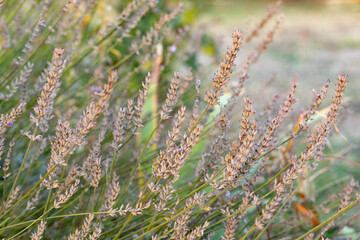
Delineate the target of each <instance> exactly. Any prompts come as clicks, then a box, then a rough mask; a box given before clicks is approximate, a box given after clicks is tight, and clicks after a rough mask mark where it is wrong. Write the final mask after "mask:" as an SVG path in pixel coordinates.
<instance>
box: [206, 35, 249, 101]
mask: <svg viewBox="0 0 360 240" xmlns="http://www.w3.org/2000/svg"><path fill="white" fill-rule="evenodd" d="M232 38H233V43H232V47H231V49H228V51H227V53H226V56H225V58H224V59H223V61H222V62H221V63H220V69H219V72H217V73H215V75H214V78H213V80H212V83H213V86H214V88H215V89H211V90H209V91H207V92H206V93H205V97H204V100H205V101H206V102H207V103H208V104H209V105H217V104H219V98H220V97H221V95H222V93H221V89H223V88H224V87H225V86H226V83H227V82H228V81H229V80H230V74H231V73H232V68H233V67H234V65H235V63H234V61H235V58H236V54H237V53H238V52H239V50H240V46H241V44H242V41H243V36H242V32H241V31H240V30H236V31H235V32H234V33H233V37H232Z"/></svg>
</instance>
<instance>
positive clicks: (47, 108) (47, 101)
mask: <svg viewBox="0 0 360 240" xmlns="http://www.w3.org/2000/svg"><path fill="white" fill-rule="evenodd" d="M63 54H64V49H60V48H55V50H54V54H53V58H52V64H51V66H50V67H49V68H48V69H47V77H46V80H47V82H46V83H45V85H44V86H43V89H42V91H41V94H40V98H38V100H37V103H38V105H37V106H36V107H34V112H35V116H34V115H32V114H31V115H30V118H31V121H32V122H33V123H35V124H36V125H37V126H39V128H40V129H41V131H43V132H45V131H47V130H48V121H49V119H50V117H51V114H52V111H53V104H54V98H55V96H56V93H57V89H58V87H59V86H60V83H59V79H60V77H61V74H62V71H63V69H64V67H65V60H63Z"/></svg>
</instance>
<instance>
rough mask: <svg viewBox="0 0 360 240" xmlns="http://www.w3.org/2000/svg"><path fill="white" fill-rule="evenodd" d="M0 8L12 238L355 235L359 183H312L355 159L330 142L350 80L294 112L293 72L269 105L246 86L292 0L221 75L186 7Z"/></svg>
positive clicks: (230, 57)
mask: <svg viewBox="0 0 360 240" xmlns="http://www.w3.org/2000/svg"><path fill="white" fill-rule="evenodd" d="M114 4H115V3H114ZM0 5H1V8H0V9H1V10H0V11H1V12H0V27H1V29H2V32H1V33H0V56H1V57H0V79H1V81H0V89H1V92H0V106H1V107H0V111H1V118H0V157H1V170H2V171H1V174H2V175H1V182H0V187H1V189H2V191H1V199H2V204H1V208H0V237H1V238H4V239H23V238H29V237H30V238H31V239H41V238H44V239H63V238H67V239H221V238H223V239H270V238H271V239H280V238H283V237H284V236H290V237H291V239H302V238H305V237H306V238H307V239H312V238H315V239H317V238H321V237H336V236H339V235H341V234H342V233H341V231H343V230H344V231H345V230H346V231H345V232H346V234H347V235H348V236H350V235H354V234H356V229H355V228H353V227H352V226H351V221H353V220H354V219H355V218H356V214H357V213H355V212H354V209H355V208H356V207H357V205H358V203H359V200H360V198H359V195H358V194H356V193H357V192H358V183H357V182H356V181H355V180H354V179H352V178H351V177H350V176H348V177H347V178H344V179H333V180H332V181H333V182H331V181H329V182H328V185H326V186H323V187H322V188H320V189H319V186H314V184H313V181H316V179H317V177H318V176H323V175H322V174H323V173H324V172H326V171H329V169H331V168H332V165H330V164H329V163H331V162H330V161H328V159H329V158H331V159H336V158H343V157H342V156H341V155H336V154H332V156H330V155H329V151H328V147H327V143H328V139H329V137H330V135H331V130H332V129H335V130H336V131H338V129H337V125H336V123H337V122H336V120H337V118H338V117H339V116H340V115H342V111H341V106H342V104H343V102H344V98H343V94H344V91H345V87H346V85H347V83H348V81H347V76H346V75H339V76H338V77H337V80H336V84H335V90H334V93H333V94H332V99H330V100H329V102H325V104H328V106H325V107H322V106H320V105H321V103H322V102H323V100H324V99H325V98H326V95H327V94H328V92H329V87H330V86H329V85H330V81H328V82H326V83H324V86H323V87H322V88H321V89H319V90H318V91H314V93H313V96H311V98H312V99H313V102H312V105H311V106H309V107H307V109H306V110H302V111H297V110H293V108H294V106H295V103H296V101H297V99H296V97H295V94H296V89H297V81H296V78H294V79H293V80H292V81H291V88H290V90H289V92H288V93H285V94H279V96H278V95H277V96H274V97H273V99H269V100H267V103H266V104H265V105H264V106H263V107H262V108H259V109H258V110H257V111H255V110H254V106H253V103H254V102H256V100H254V99H256V98H259V96H254V97H251V96H246V89H245V86H246V81H247V80H248V79H249V78H250V76H249V74H248V73H249V70H250V69H251V66H252V65H253V64H255V63H256V62H257V61H259V59H260V57H261V55H262V54H264V53H265V51H266V50H267V48H268V47H269V45H270V43H271V42H272V41H273V38H274V35H275V33H276V31H277V30H278V28H279V27H280V25H281V22H282V20H283V18H282V15H280V14H278V8H279V5H280V3H279V2H277V3H276V4H274V5H273V6H272V7H270V8H269V10H268V13H267V14H266V15H265V16H264V18H263V19H261V21H260V22H259V23H258V24H257V25H256V27H255V29H254V30H252V31H248V32H247V33H243V32H242V31H240V30H235V31H234V33H233V35H232V43H231V44H230V46H229V48H228V50H227V52H226V54H225V55H224V56H223V57H222V61H221V62H220V63H219V64H216V65H218V66H217V67H218V70H217V71H215V73H214V75H213V77H212V80H211V82H209V81H208V80H207V79H206V76H207V75H208V73H209V71H213V68H214V65H213V64H209V65H208V66H204V64H203V62H206V61H205V60H204V59H207V57H208V56H207V55H206V53H210V54H211V58H212V57H214V55H216V54H215V53H217V52H218V48H217V47H216V41H214V40H213V39H212V38H210V37H209V36H208V35H207V34H206V33H204V34H201V33H199V32H200V30H199V29H191V28H190V27H189V26H187V25H185V23H187V24H188V23H190V22H191V21H190V20H189V19H186V18H185V17H184V16H187V14H184V15H181V13H182V12H183V6H182V4H172V3H168V4H165V3H164V2H160V3H158V2H157V1H153V0H150V1H147V0H134V1H132V2H130V3H128V4H127V5H125V6H123V5H122V4H119V5H109V4H108V3H105V1H92V0H91V1H72V0H69V1H67V2H62V1H42V0H39V1H23V2H16V1H0ZM169 9H171V10H169ZM189 12H191V10H190V11H189ZM188 15H189V14H188ZM190 15H191V14H190ZM182 16H183V17H182ZM274 18H275V20H273V19H274ZM268 24H270V25H271V24H272V26H271V27H270V30H269V31H268V32H267V33H265V34H263V37H262V39H261V40H260V41H259V43H258V45H257V47H256V48H255V49H253V50H252V51H251V52H250V53H249V55H248V56H247V57H245V58H243V59H244V60H245V62H244V63H243V66H242V67H241V68H238V69H237V68H236V66H235V62H236V59H237V58H241V57H243V55H242V54H241V50H242V48H243V47H244V46H246V44H247V43H249V42H251V41H256V38H257V37H258V36H259V35H261V34H262V32H263V31H264V30H263V28H264V26H265V25H268ZM215 58H216V56H215ZM277 71H281V69H278V70H277ZM274 80H275V76H273V77H272V78H271V79H270V80H269V83H268V84H271V82H272V81H274ZM201 82H203V85H205V86H204V87H203V86H202V85H201ZM265 91H266V89H261V90H260V91H259V93H260V94H263V93H264V92H265ZM264 96H265V95H264ZM281 96H282V97H283V100H280V99H281ZM241 99H243V100H241ZM280 101H281V102H280ZM259 102H261V101H260V100H259ZM341 151H342V150H339V153H340V154H342V152H341ZM344 159H345V160H348V159H346V158H344ZM348 161H349V162H351V161H350V160H348ZM352 163H354V164H355V165H357V163H355V162H352ZM335 180H336V181H335ZM334 185H339V186H340V187H338V188H334ZM339 189H340V191H339ZM324 195H327V196H329V197H328V198H325V199H324V198H322V196H324ZM330 196H331V197H330ZM342 216H347V217H348V218H344V217H342ZM344 231H343V232H344ZM354 236H355V235H354Z"/></svg>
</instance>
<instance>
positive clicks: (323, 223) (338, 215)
mask: <svg viewBox="0 0 360 240" xmlns="http://www.w3.org/2000/svg"><path fill="white" fill-rule="evenodd" d="M359 201H360V198H358V199H356V200H355V201H354V202H352V203H351V204H349V205H347V207H345V208H344V209H342V210H341V211H339V212H337V213H336V214H334V215H333V216H331V217H330V218H328V219H327V220H326V221H324V222H322V223H321V224H319V225H317V226H316V227H314V228H313V229H311V230H309V231H308V232H307V233H305V234H303V235H301V236H300V237H298V238H296V240H300V239H303V238H305V237H306V236H307V235H309V234H311V233H313V232H316V231H317V230H319V229H321V228H322V227H324V226H325V225H327V224H329V223H331V222H332V221H334V220H335V219H336V218H338V217H340V216H341V215H343V214H344V213H346V212H347V211H349V210H351V209H352V208H353V207H355V206H356V205H358V204H359Z"/></svg>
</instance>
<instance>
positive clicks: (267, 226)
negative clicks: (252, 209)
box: [255, 190, 296, 240]
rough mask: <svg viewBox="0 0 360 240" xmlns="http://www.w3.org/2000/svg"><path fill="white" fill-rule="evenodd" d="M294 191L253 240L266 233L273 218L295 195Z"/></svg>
mask: <svg viewBox="0 0 360 240" xmlns="http://www.w3.org/2000/svg"><path fill="white" fill-rule="evenodd" d="M295 191H296V190H293V191H292V193H291V194H290V195H289V197H288V198H287V199H286V200H285V202H284V203H283V204H282V205H281V207H280V208H279V209H278V210H277V211H276V213H275V214H274V216H273V217H272V218H271V219H270V221H269V222H268V224H267V225H266V226H265V227H264V228H263V229H262V230H261V232H260V233H259V235H258V236H257V237H256V238H255V240H258V239H259V238H260V237H261V235H263V234H264V233H265V231H266V229H268V228H269V227H270V224H271V223H272V221H274V219H275V217H276V216H277V215H278V214H279V213H280V211H281V210H282V209H283V208H284V207H285V205H286V204H287V202H288V201H289V200H290V198H292V197H293V196H294V194H295Z"/></svg>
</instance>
